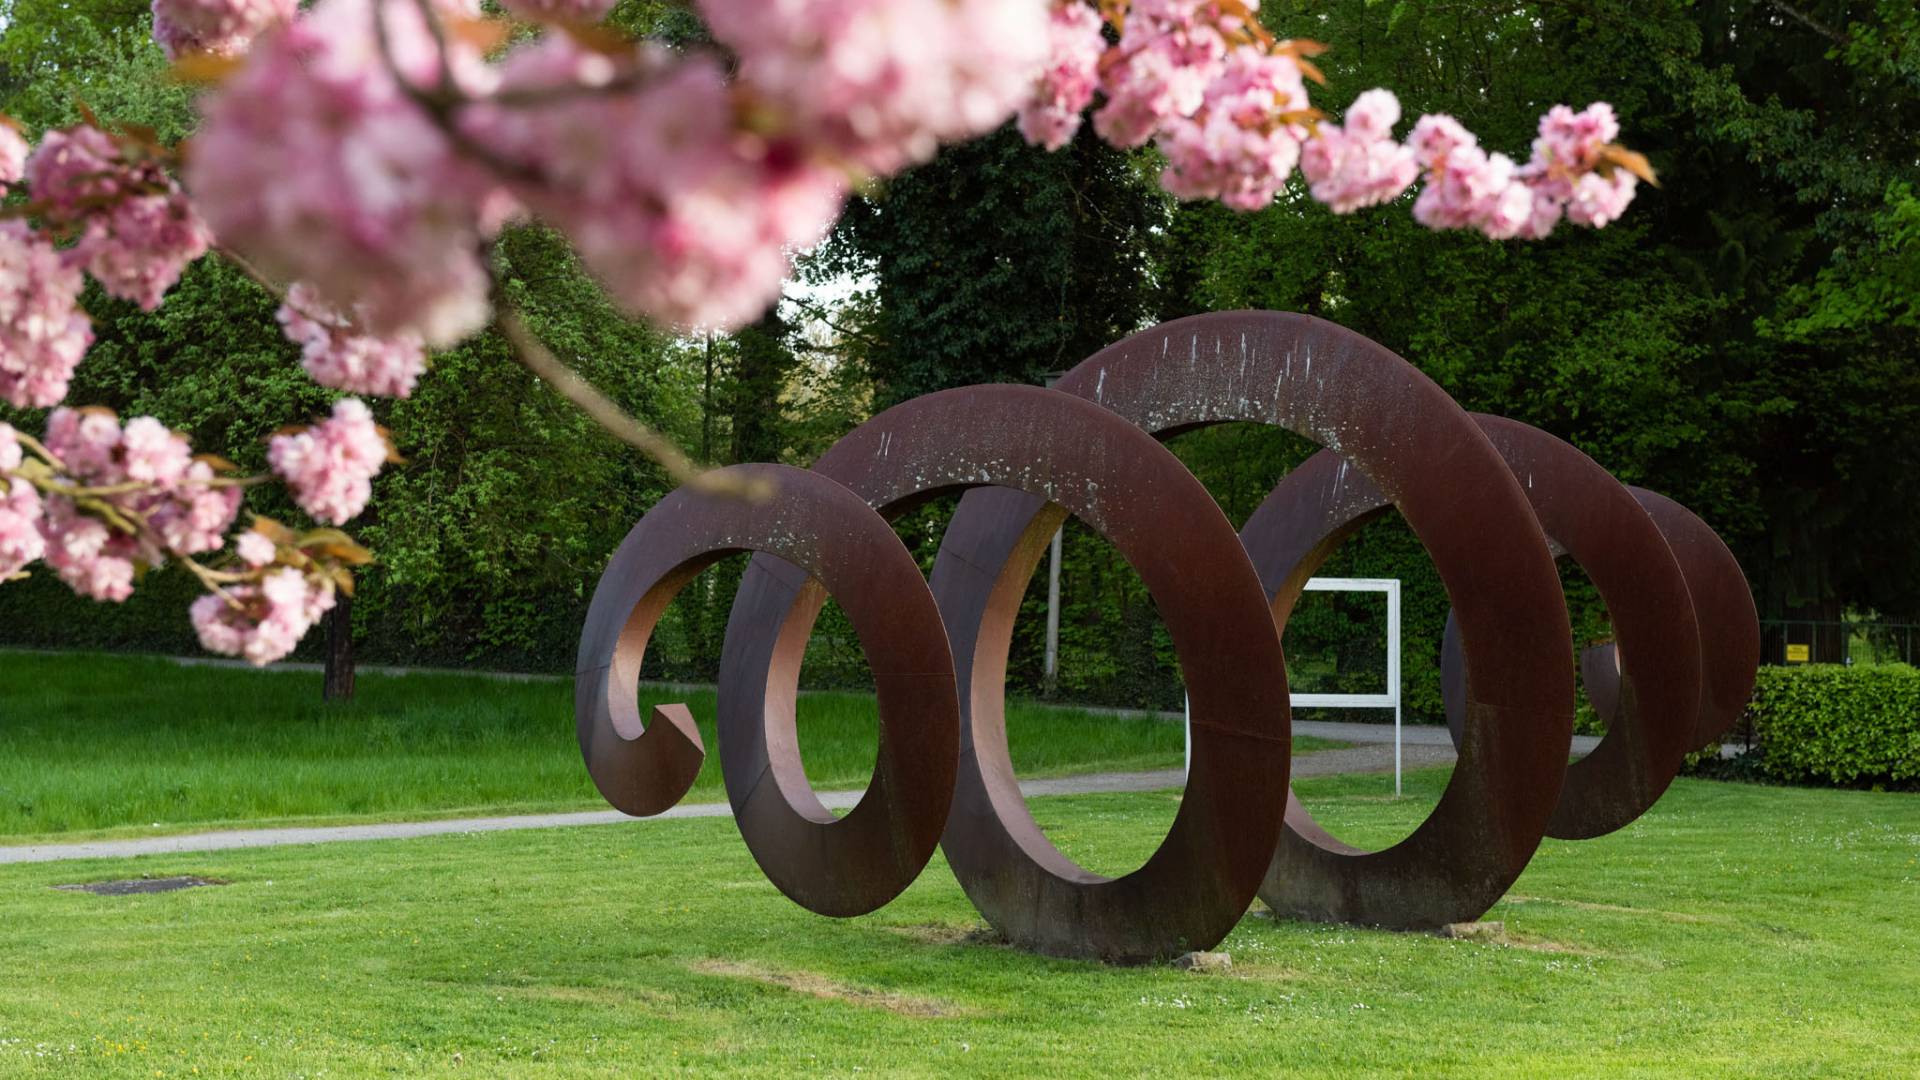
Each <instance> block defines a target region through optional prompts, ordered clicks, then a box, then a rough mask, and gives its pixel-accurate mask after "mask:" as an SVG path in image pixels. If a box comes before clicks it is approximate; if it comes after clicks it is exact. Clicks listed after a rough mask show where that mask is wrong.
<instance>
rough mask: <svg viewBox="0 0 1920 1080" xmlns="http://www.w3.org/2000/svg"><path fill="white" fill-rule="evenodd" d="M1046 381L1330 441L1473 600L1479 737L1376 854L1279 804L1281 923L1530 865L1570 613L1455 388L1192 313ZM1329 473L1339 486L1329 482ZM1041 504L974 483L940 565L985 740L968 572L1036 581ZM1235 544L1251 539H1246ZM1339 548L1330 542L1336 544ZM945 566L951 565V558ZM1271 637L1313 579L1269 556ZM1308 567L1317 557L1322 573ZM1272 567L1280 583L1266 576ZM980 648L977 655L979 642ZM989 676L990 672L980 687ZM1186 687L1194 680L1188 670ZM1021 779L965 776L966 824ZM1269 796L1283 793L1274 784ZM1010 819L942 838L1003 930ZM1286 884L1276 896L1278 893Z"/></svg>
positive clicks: (1565, 671) (1138, 420) (983, 654)
mask: <svg viewBox="0 0 1920 1080" xmlns="http://www.w3.org/2000/svg"><path fill="white" fill-rule="evenodd" d="M1055 387H1056V389H1059V390H1061V391H1063V392H1066V393H1071V394H1076V395H1078V396H1081V397H1084V398H1088V399H1090V400H1092V401H1095V402H1097V403H1098V404H1100V405H1101V406H1103V407H1104V408H1107V409H1109V410H1112V411H1114V412H1116V413H1118V414H1119V415H1120V416H1122V417H1124V418H1126V419H1127V420H1129V421H1132V422H1133V423H1135V424H1137V425H1139V426H1140V427H1141V428H1143V429H1145V430H1146V431H1148V432H1151V433H1152V434H1154V435H1156V436H1158V437H1161V438H1169V437H1172V436H1173V435H1176V434H1179V433H1180V432H1183V431H1189V430H1192V429H1194V428H1198V427H1204V426H1208V425H1212V424H1220V423H1228V422H1233V421H1245V422H1253V423H1261V424H1268V425H1272V426H1276V427H1281V428H1285V429H1287V430H1290V431H1293V432H1295V433H1296V434H1299V435H1303V436H1305V437H1307V438H1310V439H1312V440H1314V441H1315V442H1318V443H1320V444H1322V445H1324V446H1329V447H1336V448H1338V449H1339V451H1340V452H1341V453H1342V454H1343V455H1345V456H1346V458H1347V459H1348V460H1349V461H1351V462H1352V465H1353V469H1354V470H1355V472H1356V474H1357V475H1355V476H1354V477H1353V478H1354V479H1356V480H1358V479H1359V475H1365V476H1368V477H1371V479H1372V481H1373V483H1374V484H1376V485H1377V487H1375V488H1373V489H1372V490H1376V491H1378V490H1385V491H1389V492H1392V493H1393V501H1394V503H1395V504H1396V505H1398V506H1399V508H1400V511H1401V513H1402V514H1403V515H1404V516H1405V517H1406V519H1407V521H1408V523H1409V524H1410V525H1411V526H1412V527H1413V530H1414V532H1415V533H1416V534H1417V535H1418V536H1419V538H1420V540H1421V542H1422V543H1423V544H1424V545H1425V546H1426V548H1427V551H1428V553H1429V554H1430V555H1431V556H1432V558H1433V561H1434V564H1435V566H1436V568H1437V569H1438V571H1439V573H1440V577H1441V580H1442V581H1443V582H1444V583H1445V585H1446V587H1447V591H1448V593H1449V595H1451V596H1453V597H1455V598H1456V602H1457V603H1458V604H1460V605H1461V606H1462V611H1463V618H1464V617H1465V616H1464V612H1465V609H1466V608H1468V607H1471V608H1472V609H1473V614H1472V616H1471V617H1470V618H1468V619H1467V621H1468V622H1469V624H1470V625H1469V626H1468V632H1467V635H1466V637H1467V642H1468V646H1469V649H1470V650H1471V651H1472V653H1473V656H1474V659H1475V664H1476V670H1490V669H1497V671H1498V672H1499V673H1498V674H1497V675H1494V676H1492V678H1491V681H1489V682H1486V683H1479V682H1477V683H1476V684H1475V687H1474V691H1475V702H1474V705H1473V707H1472V709H1471V714H1472V717H1473V720H1472V723H1473V727H1474V732H1473V735H1472V736H1471V737H1470V738H1469V739H1468V740H1467V741H1466V747H1465V749H1464V750H1463V751H1462V754H1461V759H1460V765H1459V766H1458V767H1457V768H1456V769H1455V770H1454V776H1453V780H1452V781H1451V783H1450V784H1449V785H1448V787H1447V790H1446V793H1445V794H1444V795H1443V796H1442V797H1441V800H1440V803H1439V805H1438V806H1437V807H1435V809H1434V811H1433V813H1432V814H1431V815H1430V816H1429V817H1428V818H1427V819H1426V820H1425V821H1424V822H1422V823H1421V825H1420V826H1419V827H1418V828H1417V829H1416V830H1415V831H1414V833H1413V834H1412V835H1411V836H1409V837H1407V839H1405V840H1404V841H1402V842H1401V843H1399V844H1396V845H1394V846H1393V847H1391V848H1388V849H1386V850H1384V851H1378V852H1367V851H1363V850H1361V849H1359V848H1355V847H1352V846H1349V845H1347V844H1344V843H1341V842H1340V841H1339V840H1337V839H1335V838H1334V837H1332V836H1331V835H1329V834H1328V833H1327V832H1326V831H1325V830H1324V829H1322V828H1320V826H1319V825H1318V824H1317V823H1315V822H1314V820H1313V818H1312V816H1311V814H1309V813H1308V811H1307V810H1306V808H1305V807H1304V806H1303V805H1301V803H1300V802H1299V800H1298V799H1295V798H1294V797H1293V796H1292V793H1291V791H1290V790H1289V792H1288V797H1287V810H1286V817H1285V822H1284V830H1283V835H1282V838H1281V842H1280V845H1279V847H1278V848H1277V851H1276V855H1275V858H1274V863H1273V866H1272V868H1271V870H1270V872H1269V874H1268V878H1267V881H1266V884H1265V886H1264V887H1263V889H1262V896H1263V898H1264V899H1266V900H1267V902H1268V904H1269V906H1271V907H1274V909H1275V910H1276V911H1278V912H1281V913H1283V914H1287V915H1296V916H1301V917H1306V918H1313V919H1321V920H1328V921H1338V922H1354V923H1361V924H1366V925H1376V926H1391V927H1403V928H1414V927H1433V926H1440V925H1444V924H1446V923H1451V922H1460V921H1464V920H1469V919H1474V918H1477V917H1479V915H1480V914H1482V913H1483V912H1485V911H1486V910H1487V909H1488V908H1489V907H1491V906H1492V905H1493V904H1494V902H1495V901H1497V900H1498V899H1499V898H1500V897H1501V896H1502V895H1504V894H1505V893H1506V890H1507V888H1508V887H1509V886H1510V885H1511V884H1512V883H1513V880H1514V879H1515V878H1517V877H1518V876H1519V875H1520V872H1521V871H1522V870H1523V869H1525V868H1526V865H1527V862H1528V860H1529V859H1531V857H1532V855H1533V851H1534V849H1535V848H1536V847H1537V846H1538V844H1539V842H1540V838H1541V836H1542V835H1543V834H1544V832H1545V830H1546V825H1547V821H1548V817H1549V815H1550V814H1551V813H1552V811H1553V808H1554V805H1555V801H1556V799H1557V797H1558V794H1559V786H1560V776H1561V774H1563V773H1564V772H1565V768H1566V760H1567V754H1568V751H1569V749H1570V747H1571V743H1572V736H1573V664H1572V657H1571V654H1570V653H1569V652H1568V651H1567V650H1565V649H1563V648H1560V647H1559V646H1557V645H1550V644H1549V643H1550V642H1557V641H1560V640H1563V639H1565V638H1566V637H1567V636H1568V628H1567V626H1568V624H1567V615H1566V607H1565V602H1564V600H1563V598H1562V596H1561V591H1560V583H1559V577H1558V574H1557V573H1556V572H1555V570H1554V566H1553V559H1552V556H1551V555H1550V554H1548V551H1547V544H1546V538H1545V536H1544V535H1543V534H1542V533H1541V530H1540V526H1539V523H1538V522H1537V521H1536V519H1535V517H1534V515H1533V512H1532V511H1531V509H1530V508H1529V507H1528V504H1527V500H1526V496H1525V494H1524V493H1523V492H1522V490H1521V488H1520V484H1519V482H1518V481H1517V480H1515V479H1514V476H1513V474H1512V472H1511V471H1510V470H1508V469H1507V467H1506V465H1505V464H1504V463H1503V462H1502V461H1501V459H1500V456H1499V454H1498V453H1497V452H1496V451H1495V449H1494V447H1493V445H1492V444H1491V443H1490V442H1489V441H1488V439H1487V437H1486V436H1485V435H1484V434H1483V433H1482V432H1481V431H1480V429H1479V428H1478V427H1477V426H1476V425H1475V424H1474V423H1473V421H1472V420H1471V419H1470V418H1469V417H1468V415H1467V413H1466V412H1465V411H1464V410H1462V409H1461V408H1460V406H1459V405H1458V404H1456V403H1455V402H1454V401H1453V399H1452V398H1450V397H1448V396H1447V394H1446V392H1445V391H1443V390H1441V389H1440V387H1439V386H1438V385H1437V384H1435V383H1434V382H1433V381H1432V380H1431V379H1429V378H1427V377H1426V376H1425V375H1423V374H1421V373H1420V372H1419V371H1418V370H1417V369H1415V368H1414V367H1413V366H1412V365H1410V364H1408V363H1407V362H1406V361H1404V360H1402V359H1401V358H1400V357H1398V356H1396V355H1394V354H1393V353H1392V352H1390V351H1389V350H1387V349H1385V348H1383V347H1381V346H1380V345H1378V344H1376V343H1374V342H1372V341H1370V340H1368V339H1367V338H1365V337H1362V336H1361V335H1359V334H1356V333H1354V332H1352V331H1350V330H1347V329H1345V328H1343V327H1340V326H1337V325H1335V324H1333V323H1329V322H1325V321H1323V320H1320V319H1315V318H1311V317H1309V316H1304V315H1289V314H1278V313H1272V312H1235V313H1229V314H1218V315H1202V316H1196V317H1193V318H1188V319H1181V320H1178V321H1175V322H1171V323H1167V324H1165V325H1162V326H1158V327H1155V328H1153V329H1150V330H1146V331H1143V332H1142V333H1139V334H1136V335H1134V336H1133V337H1130V338H1127V339H1126V340H1124V341H1121V342H1119V343H1118V344H1115V345H1113V346H1110V347H1109V348H1107V349H1105V350H1103V351H1101V352H1099V353H1097V354H1095V355H1094V356H1093V357H1091V358H1090V359H1088V360H1086V361H1085V362H1083V363H1081V364H1080V365H1079V366H1077V367H1075V368H1074V369H1073V370H1072V371H1070V372H1068V373H1067V374H1066V375H1065V376H1064V377H1063V378H1061V379H1060V381H1059V382H1057V383H1056V384H1055ZM1336 480H1338V478H1336ZM1040 507H1041V504H1040V503H1039V502H1038V501H1037V500H1034V499H1031V498H1026V497H1022V496H1019V495H1017V494H1014V493H1010V492H1005V491H997V490H982V491H976V492H972V493H969V494H968V495H967V497H966V498H965V499H964V500H962V502H961V505H960V510H959V512H958V513H957V514H955V516H954V520H953V524H952V526H951V527H950V528H949V530H948V532H947V538H946V541H945V543H944V544H943V546H942V551H941V558H940V559H939V560H938V561H936V563H935V564H934V570H933V578H932V581H933V591H934V596H935V598H936V599H937V600H938V601H939V603H940V610H941V612H942V614H943V615H944V616H945V617H946V619H947V633H948V636H949V637H950V638H952V639H953V642H954V645H955V649H954V670H955V672H956V674H957V675H958V677H959V679H960V681H961V684H962V686H963V687H964V686H968V685H971V688H972V689H971V693H970V694H968V695H964V696H963V698H962V702H961V721H962V724H963V725H966V726H967V727H968V729H969V730H972V731H973V732H974V734H973V738H974V741H975V742H976V743H978V742H980V741H981V734H980V730H979V729H980V728H981V726H982V723H983V719H984V721H985V722H986V723H988V724H991V725H994V727H993V728H988V729H987V730H988V731H989V732H992V731H994V730H995V729H997V727H998V725H999V723H1000V714H1001V708H1002V685H1001V681H1000V678H999V673H1000V672H1001V671H1002V670H1004V664H1005V655H1006V650H1007V647H1008V643H1009V640H1008V639H1009V634H1010V629H1009V628H997V629H998V632H997V633H993V634H989V633H988V632H986V631H985V630H976V629H975V628H974V626H973V620H971V619H970V618H969V617H968V616H967V614H966V613H967V612H969V611H970V610H971V609H972V608H974V607H976V606H977V601H976V600H975V599H974V595H975V594H977V592H978V591H979V589H980V586H979V584H977V579H976V578H975V577H974V576H973V575H970V574H968V572H967V571H968V570H969V569H971V568H975V567H998V566H1002V565H1006V566H1007V570H1006V571H1004V572H1003V573H1016V572H1017V577H1018V582H1019V584H1021V585H1024V583H1025V581H1026V576H1027V574H1029V573H1030V572H1031V569H1032V562H1031V561H1028V562H1027V563H1026V564H1025V565H1016V564H1015V563H1014V562H1013V560H1012V559H1011V558H1010V556H1011V554H1012V553H1013V551H1014V550H1015V549H1016V547H1017V546H1018V540H1019V538H1020V537H1021V536H1022V535H1023V532H1022V529H1021V523H1022V522H1023V521H1024V520H1026V519H1027V518H1030V517H1032V516H1033V515H1034V514H1036V513H1038V512H1039V510H1040ZM1243 540H1244V537H1243ZM1337 542H1338V538H1337V537H1336V538H1331V539H1329V540H1328V550H1331V547H1332V545H1334V544H1337ZM950 553H951V554H950ZM1248 554H1249V555H1250V556H1251V557H1252V558H1253V560H1254V564H1255V567H1256V569H1258V570H1259V571H1260V577H1261V581H1262V583H1263V588H1264V594H1265V595H1266V596H1267V597H1268V598H1269V602H1270V604H1271V610H1272V613H1273V621H1274V626H1275V628H1276V633H1277V632H1278V631H1279V630H1280V629H1281V628H1284V626H1285V624H1286V613H1287V612H1288V611H1289V610H1291V608H1292V606H1293V602H1294V600H1295V598H1296V597H1297V596H1298V593H1299V590H1300V588H1301V587H1302V586H1303V585H1304V584H1305V582H1306V579H1307V578H1308V577H1309V576H1311V575H1310V573H1307V572H1302V573H1299V574H1297V575H1294V576H1291V577H1289V576H1288V572H1289V571H1292V570H1294V569H1295V566H1294V563H1295V561H1296V560H1290V559H1289V560H1285V561H1282V562H1279V563H1278V565H1277V566H1276V565H1275V560H1274V559H1273V558H1272V557H1271V555H1272V553H1271V552H1270V551H1268V550H1265V549H1263V548H1262V547H1261V546H1259V545H1253V546H1249V548H1248ZM1318 561H1319V560H1318V559H1316V560H1314V563H1315V564H1317V563H1318ZM1276 569H1277V570H1278V571H1279V572H1278V573H1275V570H1276ZM969 645H971V646H972V647H969ZM983 664H984V665H987V667H986V670H987V671H988V672H991V673H992V676H993V677H992V678H991V679H985V678H982V677H981V676H980V675H979V674H970V673H973V672H976V671H978V670H979V667H980V665H983ZM1186 676H1187V680H1186V681H1187V685H1188V687H1189V689H1190V690H1191V689H1193V688H1195V686H1196V680H1195V679H1194V678H1193V673H1192V672H1191V671H1190V670H1189V671H1187V672H1186ZM996 781H997V782H999V783H1002V784H1005V783H1010V782H1011V781H1010V780H1009V779H1006V778H989V777H984V776H982V775H980V774H977V773H975V772H974V771H973V770H971V769H969V768H967V767H966V763H964V762H963V765H962V768H961V772H960V790H959V791H958V792H956V793H955V796H954V805H955V809H956V821H957V820H958V815H959V813H961V812H964V811H965V810H966V809H967V808H969V807H972V806H975V805H978V804H979V803H980V802H981V801H982V798H981V795H982V793H981V790H980V789H981V786H982V785H983V783H994V782H996ZM1267 782H1268V783H1278V782H1279V779H1278V777H1274V778H1270V779H1269V780H1268V781H1267ZM997 824H998V823H997V822H996V821H995V820H993V819H990V818H984V817H983V818H982V819H981V820H980V821H979V822H978V824H977V825H976V824H975V823H972V822H969V824H968V827H967V828H964V829H962V828H958V827H952V826H950V827H949V828H948V830H947V837H946V839H945V840H943V841H942V850H943V851H944V852H945V853H946V855H947V861H948V862H949V863H950V864H952V866H953V867H954V872H955V873H956V874H957V875H958V876H959V878H960V882H961V884H962V885H963V886H965V887H966V889H967V894H968V896H969V898H971V899H972V900H973V902H974V906H976V907H978V908H979V909H980V910H981V912H982V913H983V914H985V915H986V916H987V918H988V920H989V921H990V922H992V923H993V924H994V925H995V926H996V927H1002V926H1003V923H1004V922H1005V921H1006V920H1007V919H1008V918H1009V915H1008V914H1006V913H1007V912H1010V911H1013V910H1017V909H1018V908H1019V906H1020V905H1021V903H1022V902H1023V894H1022V893H1021V892H1020V891H1019V889H1018V887H1017V886H1018V882H1019V879H1018V878H1014V879H1012V881H1013V884H1014V887H1011V888H1009V887H1007V886H1006V885H1003V884H1002V883H1003V882H1006V881H1008V878H1007V871H1006V865H1007V861H1008V854H1007V850H1006V848H1007V845H1006V844H1005V843H1004V841H1003V840H1002V839H1001V837H1000V836H999V835H998V832H997V829H996V825H997ZM1276 881H1284V882H1286V883H1287V884H1286V885H1285V886H1284V890H1285V891H1284V892H1283V891H1282V890H1281V889H1278V888H1276V887H1275V882H1276Z"/></svg>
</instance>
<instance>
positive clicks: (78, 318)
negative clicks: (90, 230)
mask: <svg viewBox="0 0 1920 1080" xmlns="http://www.w3.org/2000/svg"><path fill="white" fill-rule="evenodd" d="M82 284H83V282H82V281H81V278H80V272H79V271H78V270H76V269H74V268H73V267H71V266H69V265H67V263H66V260H64V259H63V258H61V256H60V253H59V252H58V251H56V250H54V248H53V245H51V244H49V243H47V242H46V241H45V240H44V239H42V238H41V237H40V236H39V235H38V234H36V233H35V232H34V231H33V230H32V229H30V228H28V226H27V224H26V223H25V222H23V221H18V220H15V221H0V399H4V400H5V401H6V402H7V403H8V404H10V405H13V406H14V407H16V408H21V409H38V408H46V407H47V406H49V405H55V404H58V403H59V402H60V400H61V399H62V398H64V397H66V396H67V383H68V381H69V380H71V379H72V378H73V370H74V368H75V367H77V366H78V365H79V363H80V360H81V358H82V357H83V356H85V355H86V352H87V347H88V346H89V345H92V344H93V324H92V323H91V322H90V321H89V320H88V319H87V316H86V313H85V312H83V311H81V310H80V304H79V296H80V289H81V286H82Z"/></svg>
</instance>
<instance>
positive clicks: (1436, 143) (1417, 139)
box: [1407, 113, 1480, 169]
mask: <svg viewBox="0 0 1920 1080" xmlns="http://www.w3.org/2000/svg"><path fill="white" fill-rule="evenodd" d="M1407 145H1408V146H1409V147H1411V148H1412V149H1413V159H1414V160H1415V161H1417V162H1419V164H1420V167H1421V168H1423V169H1431V168H1434V167H1436V166H1438V165H1439V164H1440V163H1441V162H1443V161H1445V160H1447V155H1449V154H1451V153H1453V151H1454V150H1455V148H1457V147H1462V146H1478V145H1480V140H1479V138H1478V137H1476V136H1475V135H1474V133H1473V132H1471V131H1468V130H1467V129H1466V128H1465V127H1462V126H1461V124H1460V121H1458V120H1455V119H1454V118H1453V117H1451V116H1448V115H1447V114H1445V113H1429V114H1427V115H1426V116H1422V117H1421V118H1420V119H1418V120H1416V121H1414V124H1413V134H1412V135H1409V136H1408V137H1407Z"/></svg>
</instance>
